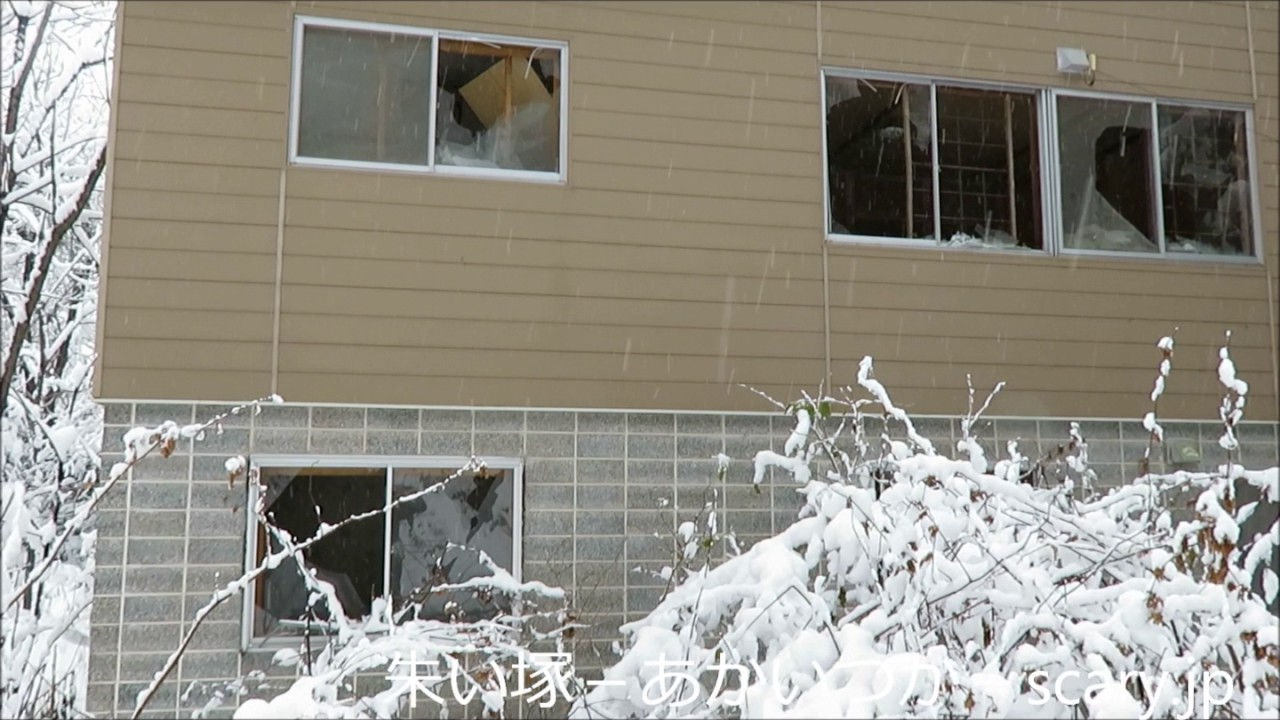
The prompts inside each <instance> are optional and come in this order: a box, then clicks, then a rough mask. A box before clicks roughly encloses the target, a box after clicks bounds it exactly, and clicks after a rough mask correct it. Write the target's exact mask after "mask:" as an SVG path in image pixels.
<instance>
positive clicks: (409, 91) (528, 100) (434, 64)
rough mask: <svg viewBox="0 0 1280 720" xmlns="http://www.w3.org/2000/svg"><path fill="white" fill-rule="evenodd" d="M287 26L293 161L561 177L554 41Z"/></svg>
mask: <svg viewBox="0 0 1280 720" xmlns="http://www.w3.org/2000/svg"><path fill="white" fill-rule="evenodd" d="M297 33H298V37H297V43H298V46H297V51H298V52H297V57H296V58H295V63H296V65H295V78H294V83H295V87H294V93H295V95H294V109H293V118H292V122H293V128H292V133H293V140H292V146H291V151H290V152H291V155H290V157H291V159H292V160H293V161H295V162H300V163H303V164H324V165H338V166H345V167H368V168H371V169H376V168H379V167H384V166H387V167H396V168H400V169H406V168H413V169H419V170H424V171H433V170H440V171H442V172H451V173H453V174H477V173H478V174H490V175H492V174H495V173H494V172H493V171H498V172H497V173H496V174H498V175H502V174H505V175H507V176H509V177H524V178H528V179H541V178H542V176H547V177H557V176H559V175H560V174H561V173H562V171H563V167H562V162H561V155H562V147H561V146H562V144H563V128H564V125H563V123H564V117H563V115H564V110H563V102H564V88H563V85H564V65H565V62H566V58H565V53H566V49H565V47H564V45H563V44H557V43H554V42H552V41H544V42H535V41H529V42H520V41H518V40H514V41H508V40H497V39H491V38H488V37H486V36H482V35H475V36H473V35H469V34H468V35H460V34H457V33H455V32H444V31H439V32H437V31H434V30H428V29H424V28H413V27H403V26H394V25H383V24H373V23H357V22H348V21H339V20H333V19H325V18H301V17H300V18H299V19H298V29H297ZM522 173H532V175H528V174H522Z"/></svg>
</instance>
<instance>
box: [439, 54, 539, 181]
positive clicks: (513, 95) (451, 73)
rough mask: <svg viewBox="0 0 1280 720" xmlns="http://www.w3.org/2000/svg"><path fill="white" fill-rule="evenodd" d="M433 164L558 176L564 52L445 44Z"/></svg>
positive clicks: (441, 57)
mask: <svg viewBox="0 0 1280 720" xmlns="http://www.w3.org/2000/svg"><path fill="white" fill-rule="evenodd" d="M436 82H437V90H436V162H437V163H439V164H441V165H454V166H461V167H486V168H501V169H504V170H535V171H541V172H557V171H558V170H559V162H560V51H559V50H556V49H553V48H540V47H532V46H520V45H498V44H493V43H486V42H471V41H465V40H447V39H442V40H441V41H440V68H439V70H438V72H437V75H436Z"/></svg>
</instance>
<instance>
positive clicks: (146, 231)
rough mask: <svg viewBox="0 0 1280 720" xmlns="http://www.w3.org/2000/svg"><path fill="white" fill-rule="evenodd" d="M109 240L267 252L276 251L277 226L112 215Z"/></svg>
mask: <svg viewBox="0 0 1280 720" xmlns="http://www.w3.org/2000/svg"><path fill="white" fill-rule="evenodd" d="M110 242H111V249H112V251H114V250H115V249H117V248H141V249H151V250H167V249H172V248H175V247H181V248H186V249H188V250H193V251H197V252H216V251H225V252H240V253H269V252H275V247H276V228H275V227H274V226H266V225H241V224H236V223H227V222H217V223H200V222H174V221H172V220H146V219H137V218H127V217H119V216H114V217H112V218H111V241H110ZM273 262H274V261H273ZM114 269H115V268H114V267H113V268H112V270H114Z"/></svg>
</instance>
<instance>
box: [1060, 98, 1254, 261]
mask: <svg viewBox="0 0 1280 720" xmlns="http://www.w3.org/2000/svg"><path fill="white" fill-rule="evenodd" d="M1153 126H1154V128H1155V129H1154V130H1153ZM1157 138H1158V139H1159V142H1158V147H1157V142H1156V139H1157ZM1058 139H1059V155H1060V156H1061V161H1060V162H1061V186H1062V221H1063V245H1064V246H1065V247H1067V248H1074V249H1082V250H1104V251H1119V252H1143V253H1160V252H1180V253H1198V254H1211V255H1252V254H1253V252H1254V250H1253V243H1252V240H1251V238H1252V232H1253V229H1252V228H1253V224H1252V222H1251V221H1250V218H1251V215H1250V213H1251V211H1252V210H1251V206H1250V198H1251V193H1250V188H1249V164H1248V162H1249V161H1248V158H1249V153H1248V145H1247V126H1246V119H1245V114H1244V112H1243V111H1239V110H1218V109H1208V108H1195V107H1184V106H1180V105H1165V104H1163V103H1152V102H1134V101H1119V100H1105V99H1098V98H1093V97H1070V96H1066V97H1059V98H1058ZM1157 152H1158V155H1157Z"/></svg>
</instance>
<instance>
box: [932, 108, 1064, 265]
mask: <svg viewBox="0 0 1280 720" xmlns="http://www.w3.org/2000/svg"><path fill="white" fill-rule="evenodd" d="M937 94H938V121H937V126H938V206H939V210H940V212H939V214H938V219H939V223H940V224H941V227H942V239H943V242H944V244H948V245H979V246H983V247H1000V248H1017V247H1026V248H1034V249H1037V250H1039V249H1043V247H1044V243H1043V241H1042V238H1041V232H1040V212H1041V208H1040V176H1039V171H1040V146H1039V143H1038V142H1037V137H1038V134H1039V129H1038V126H1037V124H1036V122H1037V120H1036V103H1035V97H1034V96H1032V95H1029V94H1027V93H1011V92H997V91H992V90H975V89H971V88H955V87H943V86H941V85H939V86H938V88H937Z"/></svg>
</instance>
